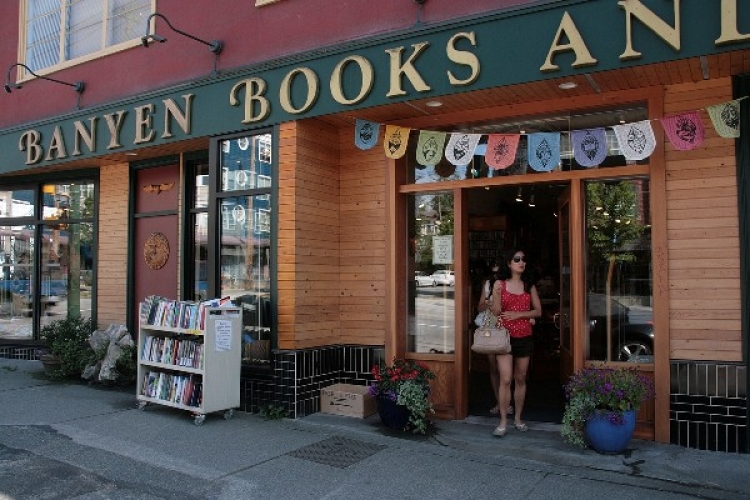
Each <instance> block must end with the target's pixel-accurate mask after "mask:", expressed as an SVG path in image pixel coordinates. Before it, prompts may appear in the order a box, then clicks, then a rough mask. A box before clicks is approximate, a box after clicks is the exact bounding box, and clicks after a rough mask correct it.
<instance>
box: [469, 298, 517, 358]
mask: <svg viewBox="0 0 750 500" xmlns="http://www.w3.org/2000/svg"><path fill="white" fill-rule="evenodd" d="M500 300H502V297H501V299H500ZM485 301H486V302H488V303H489V301H490V294H489V290H487V295H486V298H485ZM471 350H472V351H474V352H476V353H479V354H510V352H511V347H510V334H509V333H508V329H507V328H505V327H504V326H503V325H499V326H498V324H497V317H496V316H495V315H494V314H492V312H491V311H490V307H489V304H488V305H487V308H486V309H485V310H484V322H483V324H482V326H480V327H479V328H477V329H476V331H475V332H474V343H473V344H472V345H471Z"/></svg>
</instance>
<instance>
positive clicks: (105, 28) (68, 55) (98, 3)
mask: <svg viewBox="0 0 750 500" xmlns="http://www.w3.org/2000/svg"><path fill="white" fill-rule="evenodd" d="M21 3H22V9H23V10H22V11H21V12H22V23H21V25H22V27H23V33H22V34H21V43H22V45H23V47H22V49H23V58H22V59H23V62H24V64H26V65H27V66H28V67H29V68H31V70H32V71H35V72H36V71H41V70H44V69H47V68H52V67H55V66H60V65H64V64H65V63H67V62H68V61H74V60H76V59H79V58H84V57H87V56H89V57H90V56H91V55H92V54H96V53H98V52H105V53H108V52H110V51H112V50H116V48H117V47H118V46H125V47H128V46H130V44H128V42H132V43H136V41H137V40H138V39H139V38H140V37H141V35H143V34H144V33H145V30H146V20H147V19H148V16H149V14H151V13H152V12H155V8H156V0H23V1H22V2H21ZM22 76H23V75H22Z"/></svg>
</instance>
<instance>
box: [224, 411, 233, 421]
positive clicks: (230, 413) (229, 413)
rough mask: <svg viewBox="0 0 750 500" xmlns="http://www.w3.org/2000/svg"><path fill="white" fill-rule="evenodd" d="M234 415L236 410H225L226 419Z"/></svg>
mask: <svg viewBox="0 0 750 500" xmlns="http://www.w3.org/2000/svg"><path fill="white" fill-rule="evenodd" d="M233 416H234V410H232V409H230V410H227V411H225V412H224V420H229V419H230V418H232V417H233Z"/></svg>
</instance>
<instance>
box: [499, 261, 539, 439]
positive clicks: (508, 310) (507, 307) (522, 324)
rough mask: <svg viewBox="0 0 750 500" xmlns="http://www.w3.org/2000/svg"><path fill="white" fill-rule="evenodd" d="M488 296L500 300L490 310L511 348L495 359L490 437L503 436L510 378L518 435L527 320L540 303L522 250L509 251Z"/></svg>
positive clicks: (528, 344)
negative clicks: (495, 417) (496, 416)
mask: <svg viewBox="0 0 750 500" xmlns="http://www.w3.org/2000/svg"><path fill="white" fill-rule="evenodd" d="M492 295H493V296H494V297H499V298H500V300H494V301H493V302H492V304H491V305H490V311H491V312H492V314H494V315H495V316H497V317H498V318H499V321H500V322H502V324H503V325H504V326H505V328H507V329H508V332H509V333H510V344H511V347H512V353H511V354H499V355H497V356H495V362H496V363H497V371H498V373H499V375H500V389H499V395H498V401H499V408H498V410H499V413H500V424H499V425H498V426H497V427H496V428H495V430H494V431H493V434H494V435H495V436H498V437H503V436H505V432H506V429H507V426H508V411H507V410H508V405H509V404H510V383H511V379H512V380H513V381H514V383H515V391H514V392H515V394H514V400H513V402H514V405H515V412H514V422H513V426H514V427H515V428H516V429H517V430H519V431H521V432H526V431H527V430H529V427H528V426H527V425H526V424H525V423H524V421H523V419H522V418H523V405H524V401H525V400H526V374H527V372H528V371H529V361H530V359H531V355H532V354H533V353H534V340H533V337H532V335H531V334H532V329H531V326H532V322H531V320H532V319H533V318H538V317H540V316H541V315H542V304H541V302H540V300H539V294H538V293H537V290H536V287H535V286H534V277H533V276H532V273H531V272H530V271H528V272H527V270H526V254H525V253H524V251H523V250H520V249H513V250H512V251H510V252H508V253H506V256H505V267H501V269H500V275H499V279H498V280H497V281H495V283H494V285H493V288H492Z"/></svg>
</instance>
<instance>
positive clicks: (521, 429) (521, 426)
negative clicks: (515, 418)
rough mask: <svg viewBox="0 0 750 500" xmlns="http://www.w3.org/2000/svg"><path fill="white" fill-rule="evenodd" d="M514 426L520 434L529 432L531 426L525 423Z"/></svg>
mask: <svg viewBox="0 0 750 500" xmlns="http://www.w3.org/2000/svg"><path fill="white" fill-rule="evenodd" d="M513 426H514V427H515V428H516V430H517V431H519V432H526V431H528V430H529V426H528V425H526V424H524V423H523V422H522V423H520V424H513Z"/></svg>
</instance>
